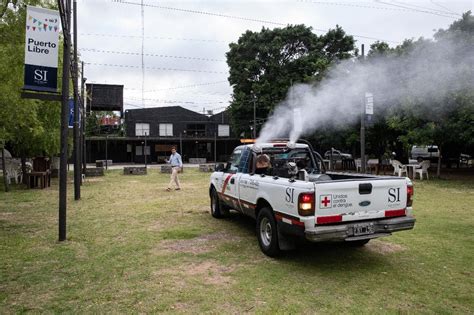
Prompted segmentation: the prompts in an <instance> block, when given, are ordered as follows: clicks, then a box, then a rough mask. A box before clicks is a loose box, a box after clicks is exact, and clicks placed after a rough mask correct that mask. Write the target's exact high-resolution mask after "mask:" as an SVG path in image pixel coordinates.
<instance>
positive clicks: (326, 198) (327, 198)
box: [320, 195, 331, 208]
mask: <svg viewBox="0 0 474 315" xmlns="http://www.w3.org/2000/svg"><path fill="white" fill-rule="evenodd" d="M320 200H321V208H330V207H331V195H322V196H321V197H320Z"/></svg>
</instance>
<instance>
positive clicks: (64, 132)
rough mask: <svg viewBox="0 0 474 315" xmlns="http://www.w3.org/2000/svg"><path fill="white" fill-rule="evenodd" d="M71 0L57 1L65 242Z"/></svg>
mask: <svg viewBox="0 0 474 315" xmlns="http://www.w3.org/2000/svg"><path fill="white" fill-rule="evenodd" d="M70 2H71V0H66V4H65V6H64V2H63V1H62V0H59V7H60V8H62V12H61V19H62V23H63V34H64V39H63V46H64V49H63V77H62V104H61V105H62V106H61V156H60V164H59V241H60V242H61V241H65V240H66V210H67V145H68V141H67V140H68V139H67V138H68V122H69V104H68V98H69V69H70V54H71V51H70V49H71V36H70V20H71V4H70Z"/></svg>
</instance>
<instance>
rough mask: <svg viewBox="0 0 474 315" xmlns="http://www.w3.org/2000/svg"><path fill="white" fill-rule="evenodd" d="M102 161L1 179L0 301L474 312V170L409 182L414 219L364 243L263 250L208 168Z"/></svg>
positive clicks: (6, 305) (14, 307) (124, 307)
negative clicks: (27, 182)
mask: <svg viewBox="0 0 474 315" xmlns="http://www.w3.org/2000/svg"><path fill="white" fill-rule="evenodd" d="M168 180H169V179H168V176H167V175H164V174H159V173H158V171H156V170H152V171H151V172H150V173H149V175H147V176H124V175H122V174H121V173H120V172H119V171H109V172H108V173H107V175H106V177H102V178H91V179H89V180H88V181H87V182H86V183H85V184H84V185H83V186H82V197H83V198H82V200H81V201H74V200H73V197H72V194H73V187H72V185H70V186H69V189H68V193H69V199H68V202H69V205H68V241H67V242H64V243H61V244H60V243H57V242H56V240H57V230H58V227H57V213H58V205H57V199H58V191H57V188H58V186H57V181H53V186H52V187H51V188H49V189H46V190H21V189H18V188H17V189H14V190H13V191H12V192H10V193H4V192H3V186H0V189H2V191H1V192H0V313H17V312H24V311H31V312H55V313H56V312H58V313H59V312H61V313H62V312H68V313H76V312H79V313H97V312H100V313H131V312H134V313H135V312H183V313H184V312H188V313H202V312H212V313H243V312H250V313H386V312H388V313H399V312H403V313H406V312H414V313H471V314H472V313H474V271H473V269H474V268H473V267H474V231H473V230H474V178H471V179H466V180H463V181H460V180H449V181H447V180H430V181H423V182H420V181H416V183H415V202H414V209H415V213H416V217H417V223H416V226H415V229H414V230H412V231H407V232H400V233H398V234H395V235H393V236H391V237H387V238H383V239H380V240H373V241H371V242H370V243H369V244H368V245H367V246H365V248H359V249H353V248H348V247H346V246H342V245H339V244H325V245H317V244H316V245H315V244H302V245H301V246H300V247H299V248H298V249H297V250H296V251H292V252H289V253H287V254H286V255H284V256H283V257H281V258H279V259H270V258H268V257H266V256H264V255H263V254H262V253H261V252H260V249H259V247H258V244H257V240H256V236H255V231H254V230H255V228H254V226H255V223H254V222H253V221H252V220H251V219H247V218H245V217H242V216H240V215H237V214H234V215H232V217H231V218H229V219H224V220H216V219H213V218H212V217H211V215H210V214H209V198H208V180H209V174H206V173H199V172H197V170H189V169H188V170H186V172H185V173H184V174H183V175H182V176H181V180H182V182H183V188H184V189H183V190H182V191H173V192H171V193H167V192H165V191H164V188H165V187H166V184H167V182H168Z"/></svg>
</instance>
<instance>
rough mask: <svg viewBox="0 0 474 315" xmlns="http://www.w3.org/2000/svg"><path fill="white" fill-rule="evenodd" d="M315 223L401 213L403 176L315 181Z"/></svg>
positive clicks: (404, 197) (404, 201)
mask: <svg viewBox="0 0 474 315" xmlns="http://www.w3.org/2000/svg"><path fill="white" fill-rule="evenodd" d="M315 191H316V196H315V197H316V198H315V209H316V210H315V216H316V218H315V221H316V224H330V223H337V222H345V221H358V220H370V219H376V218H383V217H396V216H404V215H405V213H406V204H407V180H406V179H405V178H396V177H394V178H376V179H361V180H348V181H345V180H340V181H333V182H322V183H316V184H315Z"/></svg>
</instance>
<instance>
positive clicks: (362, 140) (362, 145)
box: [360, 44, 367, 174]
mask: <svg viewBox="0 0 474 315" xmlns="http://www.w3.org/2000/svg"><path fill="white" fill-rule="evenodd" d="M361 52H362V60H364V58H365V54H364V44H362V47H361ZM360 163H361V164H360V166H361V172H362V173H364V174H365V172H366V169H365V166H366V164H367V161H366V160H365V98H364V101H363V102H362V110H361V115H360Z"/></svg>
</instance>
